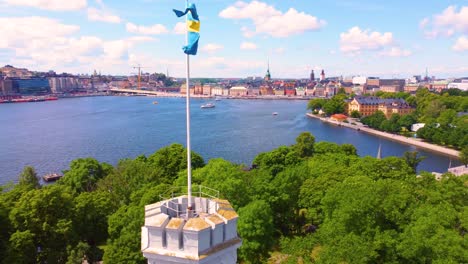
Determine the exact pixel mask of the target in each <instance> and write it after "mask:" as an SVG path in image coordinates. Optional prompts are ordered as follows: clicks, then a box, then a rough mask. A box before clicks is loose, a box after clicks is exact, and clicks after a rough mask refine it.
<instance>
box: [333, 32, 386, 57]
mask: <svg viewBox="0 0 468 264" xmlns="http://www.w3.org/2000/svg"><path fill="white" fill-rule="evenodd" d="M393 41H394V40H393V34H392V33H391V32H385V33H380V32H376V31H374V32H370V31H369V30H361V29H360V28H359V27H353V28H351V29H349V30H348V32H344V33H341V34H340V50H341V51H342V52H345V53H359V52H361V51H365V50H380V49H383V48H384V47H386V46H390V45H392V44H393Z"/></svg>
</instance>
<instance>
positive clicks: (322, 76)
mask: <svg viewBox="0 0 468 264" xmlns="http://www.w3.org/2000/svg"><path fill="white" fill-rule="evenodd" d="M323 80H325V71H324V70H322V73H321V74H320V81H323Z"/></svg>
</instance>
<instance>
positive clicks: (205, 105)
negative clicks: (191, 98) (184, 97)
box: [200, 103, 215, 108]
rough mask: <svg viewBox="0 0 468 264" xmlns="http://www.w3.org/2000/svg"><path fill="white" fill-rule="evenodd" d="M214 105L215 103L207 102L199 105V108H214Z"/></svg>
mask: <svg viewBox="0 0 468 264" xmlns="http://www.w3.org/2000/svg"><path fill="white" fill-rule="evenodd" d="M214 107H215V105H214V104H212V103H207V104H204V105H202V106H200V108H214Z"/></svg>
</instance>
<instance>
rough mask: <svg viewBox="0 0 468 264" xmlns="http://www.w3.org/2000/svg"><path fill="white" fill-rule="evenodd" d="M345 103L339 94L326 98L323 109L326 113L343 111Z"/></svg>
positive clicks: (331, 113)
mask: <svg viewBox="0 0 468 264" xmlns="http://www.w3.org/2000/svg"><path fill="white" fill-rule="evenodd" d="M345 106H346V103H345V101H344V99H343V98H342V97H341V96H338V95H336V96H334V97H333V98H332V99H330V100H327V101H326V103H325V104H324V105H323V110H324V111H325V113H327V115H333V114H339V113H344V110H345Z"/></svg>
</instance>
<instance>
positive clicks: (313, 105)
mask: <svg viewBox="0 0 468 264" xmlns="http://www.w3.org/2000/svg"><path fill="white" fill-rule="evenodd" d="M325 102H326V100H325V99H321V98H314V99H312V100H310V101H309V103H308V104H307V109H309V110H311V111H314V110H318V109H322V107H323V105H324V104H325Z"/></svg>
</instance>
